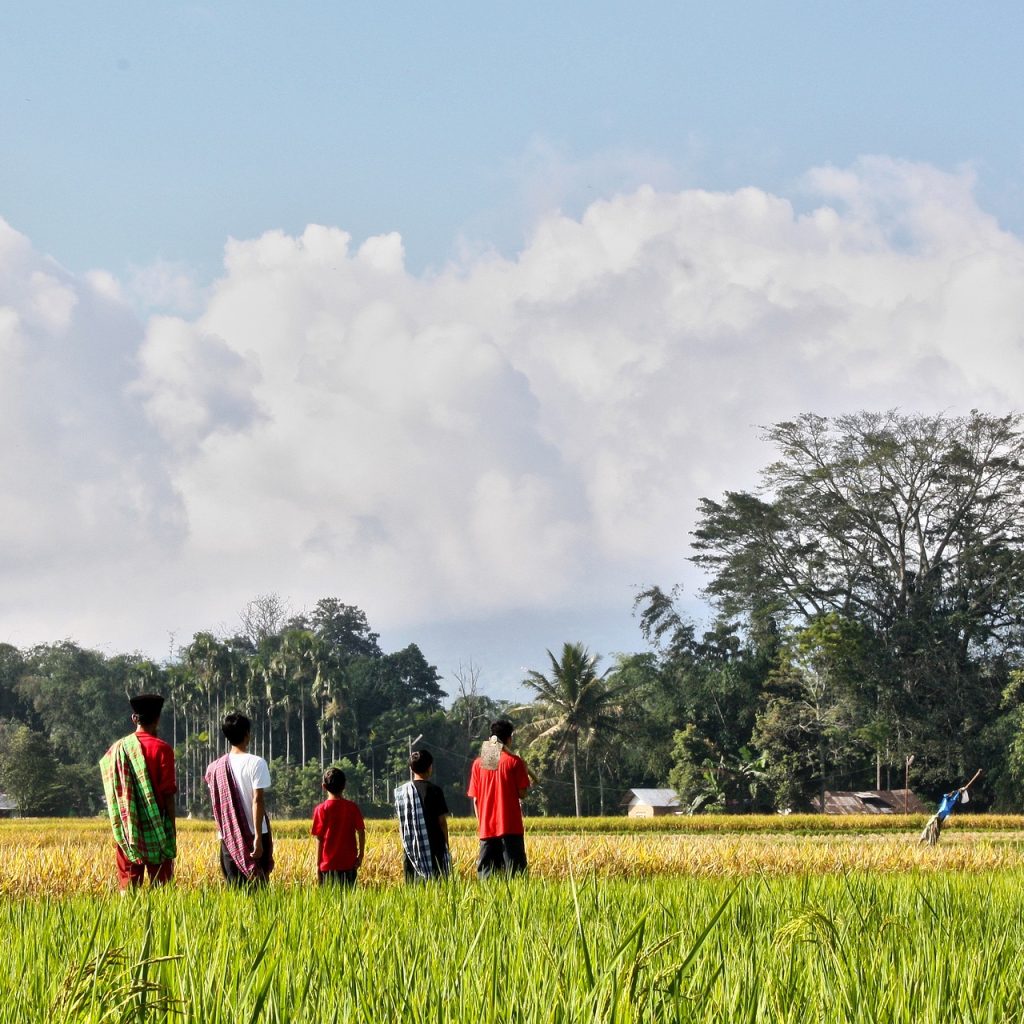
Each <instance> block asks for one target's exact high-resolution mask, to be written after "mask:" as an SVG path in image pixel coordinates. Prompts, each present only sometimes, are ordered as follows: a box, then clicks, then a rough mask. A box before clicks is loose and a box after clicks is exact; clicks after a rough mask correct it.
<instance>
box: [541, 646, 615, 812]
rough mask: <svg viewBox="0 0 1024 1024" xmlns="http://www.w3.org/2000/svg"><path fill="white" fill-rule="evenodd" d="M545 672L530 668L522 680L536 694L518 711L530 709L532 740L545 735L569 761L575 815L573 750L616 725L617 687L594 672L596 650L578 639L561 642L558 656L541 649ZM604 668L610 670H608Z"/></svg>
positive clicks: (576, 773)
mask: <svg viewBox="0 0 1024 1024" xmlns="http://www.w3.org/2000/svg"><path fill="white" fill-rule="evenodd" d="M547 655H548V658H549V659H550V661H551V671H550V673H549V675H544V674H543V673H541V672H537V671H531V672H530V674H529V675H528V676H527V678H526V679H524V680H523V682H524V684H525V685H526V686H528V687H530V689H531V690H533V691H534V692H535V693H536V694H537V699H536V700H535V701H534V702H533V704H531V705H527V706H526V707H525V708H524V710H526V711H527V712H529V713H530V715H531V720H530V726H531V731H532V732H533V733H534V742H536V741H537V740H542V739H547V740H550V741H551V742H552V743H554V744H555V746H556V748H560V749H561V750H562V751H563V753H568V756H569V757H570V759H571V760H572V786H573V792H574V794H575V797H576V817H577V818H578V817H580V814H581V811H580V780H579V769H578V761H579V751H580V746H581V745H586V744H587V743H589V742H590V741H591V740H592V739H593V738H594V737H595V736H596V735H597V734H598V733H601V732H613V731H615V729H616V728H617V725H618V719H619V717H620V715H621V713H622V708H621V707H620V706H619V704H618V701H619V698H620V697H621V695H622V691H621V690H620V689H619V688H618V687H615V686H610V685H609V684H608V682H607V677H608V671H605V672H602V673H598V671H597V663H598V662H599V661H600V660H601V658H600V655H597V654H590V653H589V652H588V651H587V649H586V647H584V646H583V644H581V643H575V644H569V643H567V644H563V646H562V656H561V658H556V657H555V656H554V655H553V654H552V653H551V651H548V652H547ZM609 671H610V670H609Z"/></svg>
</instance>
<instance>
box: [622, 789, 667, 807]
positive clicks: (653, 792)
mask: <svg viewBox="0 0 1024 1024" xmlns="http://www.w3.org/2000/svg"><path fill="white" fill-rule="evenodd" d="M622 802H623V803H624V804H631V803H638V804H648V805H649V806H651V807H678V806H679V797H678V796H676V791H675V790H674V789H631V790H629V791H628V792H627V793H626V795H625V797H623V799H622Z"/></svg>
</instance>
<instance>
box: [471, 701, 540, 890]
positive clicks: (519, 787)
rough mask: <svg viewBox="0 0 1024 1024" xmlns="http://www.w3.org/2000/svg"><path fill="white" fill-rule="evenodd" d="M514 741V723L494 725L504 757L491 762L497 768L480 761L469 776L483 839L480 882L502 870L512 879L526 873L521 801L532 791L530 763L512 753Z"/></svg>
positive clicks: (478, 864) (494, 741) (478, 869)
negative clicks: (511, 748)
mask: <svg viewBox="0 0 1024 1024" xmlns="http://www.w3.org/2000/svg"><path fill="white" fill-rule="evenodd" d="M511 740H512V723H511V722H506V721H505V720H504V719H502V720H499V721H497V722H491V741H490V742H491V743H492V744H493V745H495V746H498V747H500V756H499V757H497V758H494V759H490V758H488V760H489V761H491V764H493V767H492V766H491V764H487V763H485V761H484V759H483V758H482V757H478V758H477V759H476V760H475V761H474V762H473V768H472V771H471V772H470V776H469V790H468V795H469V796H471V797H472V798H473V810H474V811H475V812H476V819H477V827H478V828H477V830H478V833H479V836H480V853H479V856H478V857H477V862H476V873H477V877H479V878H487V877H489V876H490V875H492V874H493V873H494V872H495V871H496V870H499V869H502V870H504V871H505V872H506V873H507V874H509V875H518V874H519V873H520V872H523V871H525V870H526V844H525V843H524V841H523V809H522V807H521V806H520V803H519V800H520V797H521V796H522V795H523V793H525V792H526V790H527V789H528V788H529V785H530V777H529V775H528V774H527V771H526V762H524V761H523V759H522V758H521V757H517V756H516V755H515V754H513V753H512V751H511V750H510V749H509V743H510V742H511ZM484 746H485V747H486V746H487V744H484Z"/></svg>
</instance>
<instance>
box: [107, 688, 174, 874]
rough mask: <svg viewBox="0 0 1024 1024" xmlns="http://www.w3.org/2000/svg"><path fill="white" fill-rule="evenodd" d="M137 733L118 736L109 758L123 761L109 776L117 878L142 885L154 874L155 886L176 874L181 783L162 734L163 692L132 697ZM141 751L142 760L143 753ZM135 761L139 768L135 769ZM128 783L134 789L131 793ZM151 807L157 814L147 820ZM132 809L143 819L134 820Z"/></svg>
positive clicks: (108, 753)
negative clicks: (177, 803) (177, 802)
mask: <svg viewBox="0 0 1024 1024" xmlns="http://www.w3.org/2000/svg"><path fill="white" fill-rule="evenodd" d="M129 702H130V704H131V706H132V721H133V722H134V723H135V732H134V733H133V734H132V735H130V736H126V737H124V738H123V739H120V740H118V741H117V742H116V743H115V744H114V745H113V746H112V747H111V748H110V750H109V751H108V752H107V754H106V755H105V760H108V759H111V760H116V761H117V762H118V766H117V768H116V770H115V768H114V767H113V766H111V769H110V775H115V774H116V775H117V781H116V782H115V781H114V780H113V779H111V788H110V790H109V791H108V794H107V796H108V801H109V802H111V807H110V812H111V820H112V822H113V824H114V837H115V849H116V858H117V880H118V884H119V885H120V887H121V888H122V889H127V888H129V887H134V886H139V885H142V882H143V879H144V878H145V877H146V875H147V874H148V875H149V879H150V881H151V882H152V884H153V885H162V884H163V883H165V882H169V881H170V880H171V878H172V877H173V876H174V855H175V852H176V843H175V807H174V795H175V794H176V793H177V792H178V783H177V778H176V775H175V770H174V750H173V749H172V747H171V745H170V744H169V743H165V742H164V741H163V740H162V739H160V737H159V736H158V735H157V730H158V729H159V727H160V712H161V710H162V708H163V705H164V698H163V697H162V696H160V694H158V693H140V694H138V695H137V696H135V697H131V698H129ZM140 752H141V759H140V758H139V754H140ZM133 761H134V762H135V763H136V764H139V770H138V771H137V772H135V771H134V770H133V768H132V764H133ZM127 787H134V790H135V791H134V794H133V795H132V796H131V797H130V795H129V793H128V788H127ZM147 806H148V807H149V808H151V809H152V811H153V816H152V818H150V819H149V822H148V824H147V822H146V820H144V819H145V815H146V813H147ZM132 813H134V814H135V815H136V816H137V819H138V820H130V819H131V816H132Z"/></svg>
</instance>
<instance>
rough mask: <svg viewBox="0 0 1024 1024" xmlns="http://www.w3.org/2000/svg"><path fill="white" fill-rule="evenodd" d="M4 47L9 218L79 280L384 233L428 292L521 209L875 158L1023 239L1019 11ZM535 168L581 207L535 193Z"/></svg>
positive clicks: (170, 37)
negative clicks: (956, 188) (337, 235)
mask: <svg viewBox="0 0 1024 1024" xmlns="http://www.w3.org/2000/svg"><path fill="white" fill-rule="evenodd" d="M4 22H5V29H4V31H3V33H2V36H0V97H2V98H0V122H2V124H3V126H4V128H3V148H4V159H3V161H2V162H0V196H3V198H4V207H5V209H4V216H5V217H6V219H7V220H8V221H9V222H11V223H12V224H14V225H15V226H16V227H17V228H18V229H19V230H21V231H23V232H25V233H26V234H28V235H29V236H30V237H31V238H32V239H33V241H34V242H35V243H36V245H38V246H40V247H41V248H43V249H45V250H46V251H49V252H51V253H53V254H54V255H56V256H57V258H59V259H60V260H61V261H62V262H63V263H65V264H66V265H67V266H69V267H70V268H72V269H75V270H87V269H91V268H93V267H96V266H102V267H105V268H107V269H110V270H112V271H115V272H117V271H121V270H122V269H124V268H125V267H126V266H127V265H129V264H134V265H143V264H146V263H149V262H151V261H153V260H155V259H157V258H162V259H165V260H172V261H179V260H180V261H186V262H188V263H189V264H190V265H192V266H194V267H195V268H197V270H199V271H200V272H201V273H202V275H203V276H204V277H209V276H212V274H213V273H215V272H216V270H217V268H218V267H219V263H220V255H221V250H222V247H223V243H224V239H225V238H226V237H228V236H229V235H233V236H235V237H251V236H252V235H254V234H257V233H259V232H262V231H264V230H266V229H268V228H272V227H280V228H284V229H285V230H288V231H292V232H294V231H301V229H302V228H303V227H304V226H305V224H306V223H309V222H317V223H328V224H338V225H341V226H343V227H345V229H346V230H348V231H350V232H352V234H353V235H354V236H356V237H357V238H358V237H364V236H367V235H372V234H378V233H381V232H384V231H391V230H400V231H401V232H402V235H403V238H404V239H405V242H406V247H407V251H408V254H409V260H410V265H411V266H413V267H422V266H430V265H437V264H439V263H443V262H444V261H445V260H446V259H447V258H448V257H449V256H450V255H451V254H452V252H453V248H454V247H455V245H456V243H457V240H458V239H459V238H460V237H468V238H469V239H470V240H471V241H473V242H476V243H478V244H485V245H498V246H499V247H501V248H502V249H503V250H505V251H511V250H512V249H514V248H515V246H517V245H519V244H520V243H521V241H522V239H523V237H524V235H525V234H526V233H528V231H529V229H530V226H531V218H532V217H533V216H534V215H536V213H537V212H539V211H538V210H537V209H535V208H533V207H532V206H531V203H532V201H533V197H534V193H539V197H540V198H541V199H542V200H550V201H553V202H562V203H564V204H565V205H566V207H567V208H569V209H572V208H577V209H578V208H580V207H581V206H582V204H583V203H585V202H586V201H587V200H588V199H589V198H592V197H593V196H595V195H601V194H604V193H605V192H607V191H608V190H609V189H615V188H619V187H624V186H631V185H635V184H639V183H640V180H639V177H640V176H641V175H642V174H643V171H644V170H654V169H657V173H658V174H659V175H660V176H661V177H662V178H663V179H664V181H663V182H661V183H662V184H666V185H675V186H686V185H697V186H700V187H704V188H736V187H739V186H742V185H746V184H757V185H759V186H760V187H764V188H769V189H782V190H784V191H791V190H792V188H793V185H794V183H795V182H796V180H797V179H798V178H799V176H800V175H802V174H803V173H804V172H805V171H806V169H807V168H809V167H812V166H816V165H818V164H822V163H835V164H839V165H845V164H847V163H849V162H850V161H852V160H853V159H855V158H856V157H858V156H860V155H863V154H872V153H884V154H889V155H894V156H900V157H903V158H906V159H911V160H921V161H927V162H930V163H934V164H936V165H938V166H940V167H946V168H951V167H954V166H956V165H958V164H961V163H963V162H970V163H972V164H973V165H974V166H975V167H976V168H977V172H978V177H979V186H978V194H979V196H980V198H981V199H982V201H983V202H984V204H985V205H986V207H987V208H988V209H990V210H992V211H993V212H995V213H996V214H997V215H998V216H1000V217H1001V218H1003V219H1004V221H1005V222H1006V223H1008V224H1010V225H1011V226H1013V227H1014V228H1017V229H1019V228H1020V227H1021V212H1020V211H1021V200H1022V198H1024V195H1022V191H1021V187H1020V177H1021V170H1022V163H1024V125H1022V114H1021V105H1020V96H1021V95H1024V72H1022V70H1021V65H1022V62H1021V61H1020V42H1021V39H1022V38H1024V31H1022V30H1024V8H1022V7H1021V5H1019V4H1014V3H1003V4H998V3H993V4H986V5H984V7H974V6H970V5H955V4H935V3H901V4H892V3H860V4H842V5H841V4H829V3H824V4H823V3H817V2H815V3H773V4H692V3H639V4H631V5H625V4H608V3H563V4H532V3H531V4H516V5H507V6H505V7H504V8H502V9H495V8H494V7H493V6H491V5H481V4H476V3H446V4H440V5H429V6H428V5H422V4H396V5H355V4H345V3H333V2H331V3H328V2H323V3H306V2H298V3H292V4H280V3H273V4H271V3H251V2H250V3H244V4H243V3H218V4H211V5H201V4H179V3H159V4H135V3H130V4H129V3H110V4H101V5H83V4H78V3H62V4H51V3H41V4H20V5H9V6H8V9H7V12H6V13H5V15H4ZM538 149H539V151H538ZM545 154H547V158H548V159H553V158H554V156H555V155H557V157H558V158H559V159H560V160H564V161H568V162H570V163H573V162H578V163H580V164H583V165H589V166H587V167H586V170H587V171H589V172H590V173H591V174H592V176H593V180H592V181H584V180H582V177H580V178H579V179H574V180H572V181H571V182H569V183H568V184H569V185H570V187H569V188H567V190H566V191H567V192H568V193H569V194H567V195H557V194H550V193H546V192H545V191H544V189H543V187H542V185H543V183H542V181H538V180H533V179H535V178H541V179H543V178H544V176H545V175H546V173H547V172H548V170H549V167H548V165H547V163H546V161H545ZM628 157H634V158H635V160H636V163H635V165H633V166H632V169H630V165H629V162H628V159H627V158H628ZM583 176H584V177H585V176H586V175H585V174H584V175H583Z"/></svg>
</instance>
